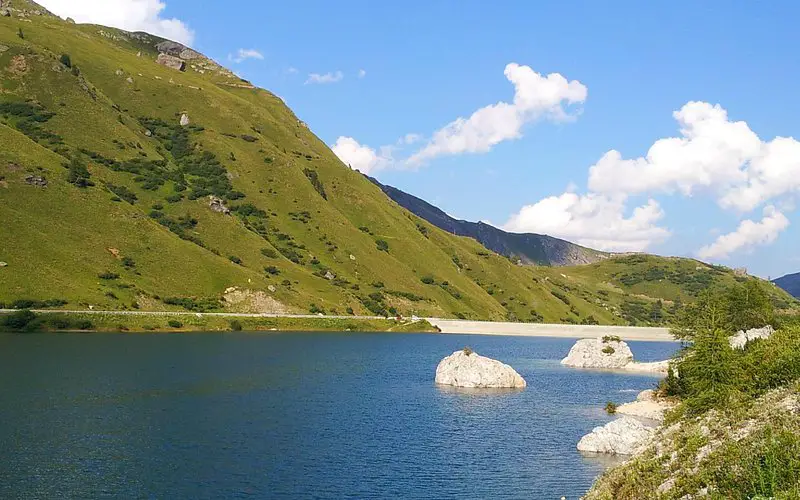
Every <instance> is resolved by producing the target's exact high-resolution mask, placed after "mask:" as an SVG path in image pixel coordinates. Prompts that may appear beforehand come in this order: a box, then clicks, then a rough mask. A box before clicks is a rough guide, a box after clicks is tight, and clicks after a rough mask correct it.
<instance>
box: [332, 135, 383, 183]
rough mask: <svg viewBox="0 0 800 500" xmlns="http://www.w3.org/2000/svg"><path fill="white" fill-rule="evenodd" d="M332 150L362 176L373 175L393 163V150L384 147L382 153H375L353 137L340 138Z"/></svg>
mask: <svg viewBox="0 0 800 500" xmlns="http://www.w3.org/2000/svg"><path fill="white" fill-rule="evenodd" d="M331 149H332V150H333V152H334V153H335V154H336V156H338V157H339V159H340V160H342V162H343V163H344V164H345V165H348V166H349V167H350V168H352V169H353V170H358V171H359V172H361V173H362V174H368V175H369V174H373V173H374V172H375V171H377V170H380V169H382V168H386V167H387V166H389V165H391V163H392V162H393V160H392V154H391V148H389V147H386V146H384V147H382V148H381V149H380V151H375V150H374V149H372V148H371V147H369V146H367V145H362V144H359V143H358V141H356V140H355V139H353V138H352V137H344V136H342V137H339V138H338V139H336V143H335V144H334V145H333V146H331Z"/></svg>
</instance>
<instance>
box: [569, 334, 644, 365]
mask: <svg viewBox="0 0 800 500" xmlns="http://www.w3.org/2000/svg"><path fill="white" fill-rule="evenodd" d="M632 361H633V353H632V352H631V349H630V347H628V344H626V343H625V342H622V341H618V340H606V341H604V340H603V338H596V339H581V340H579V341H577V342H575V345H574V346H572V349H570V350H569V354H567V357H566V358H564V359H562V360H561V364H562V365H565V366H572V367H575V368H623V367H624V366H625V365H627V364H628V363H630V362H632Z"/></svg>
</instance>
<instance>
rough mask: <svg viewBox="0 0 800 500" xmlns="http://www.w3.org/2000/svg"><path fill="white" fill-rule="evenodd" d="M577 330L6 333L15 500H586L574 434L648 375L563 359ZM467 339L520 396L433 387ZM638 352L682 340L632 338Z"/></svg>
mask: <svg viewBox="0 0 800 500" xmlns="http://www.w3.org/2000/svg"><path fill="white" fill-rule="evenodd" d="M573 343H574V340H571V339H551V338H523V337H488V336H485V337H484V336H458V335H441V334H439V335H436V334H430V335H420V334H408V335H406V334H386V333H380V334H358V333H341V334H332V333H320V334H317V333H291V334H289V333H282V334H277V333H268V334H260V333H259V334H257V333H254V334H248V333H203V334H148V335H120V334H108V335H105V334H59V335H52V334H50V335H0V454H2V457H0V498H95V497H112V498H164V499H174V498H198V499H199V498H215V499H216V498H390V497H394V498H537V499H538V498H560V497H561V496H562V495H564V496H566V497H567V498H577V497H579V496H580V495H581V494H583V493H584V492H585V491H586V490H587V489H588V487H589V486H590V485H591V483H592V481H593V479H594V477H595V476H596V475H598V474H599V473H601V472H602V470H603V469H604V467H606V466H608V465H609V463H610V462H609V460H608V459H607V458H606V459H603V458H597V457H584V456H582V455H581V454H580V453H579V452H578V451H577V450H576V449H575V445H576V443H577V442H578V439H580V437H581V436H582V435H583V434H585V433H587V432H589V431H591V429H592V428H593V427H595V426H597V425H601V424H603V423H605V422H607V421H609V419H610V417H609V416H608V415H606V414H605V413H604V411H603V410H602V408H603V406H604V405H605V403H606V401H615V402H618V403H619V402H625V401H631V400H633V399H634V398H635V396H636V392H638V391H640V390H643V389H647V388H650V387H652V386H654V385H655V383H656V382H657V379H656V378H653V377H651V376H640V375H633V374H626V373H612V372H599V371H585V370H576V369H568V368H563V367H561V366H560V365H559V360H560V359H561V358H562V357H564V356H565V355H566V353H567V352H568V351H569V348H570V347H571V345H572V344H573ZM465 345H469V346H471V347H472V348H473V349H474V350H475V351H476V352H478V353H479V354H482V355H485V356H489V357H493V358H496V359H499V360H501V361H503V362H506V363H509V364H510V365H512V366H513V367H514V368H516V369H517V371H519V372H520V374H521V375H522V376H523V377H524V378H525V379H526V380H527V381H528V387H527V389H525V390H524V391H521V392H508V393H501V394H476V393H461V392H454V391H452V390H446V389H442V388H440V387H437V386H435V385H434V383H433V378H434V372H435V369H436V365H437V363H438V362H439V360H440V359H441V358H442V357H444V356H446V355H448V354H450V353H451V352H453V351H454V350H456V349H460V348H462V347H464V346H465ZM629 345H630V346H631V349H632V350H633V352H634V354H635V356H636V359H637V360H640V361H653V360H658V359H665V358H667V357H669V356H670V355H671V354H672V353H673V352H674V351H675V349H676V348H677V344H672V343H656V342H629Z"/></svg>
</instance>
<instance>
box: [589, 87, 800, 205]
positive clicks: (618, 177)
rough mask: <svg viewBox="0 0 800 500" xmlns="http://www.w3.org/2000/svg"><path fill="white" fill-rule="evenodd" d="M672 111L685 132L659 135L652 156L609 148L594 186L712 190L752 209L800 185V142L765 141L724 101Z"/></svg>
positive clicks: (724, 200)
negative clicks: (734, 117)
mask: <svg viewBox="0 0 800 500" xmlns="http://www.w3.org/2000/svg"><path fill="white" fill-rule="evenodd" d="M673 116H674V117H675V119H676V120H677V121H678V124H679V125H680V133H681V136H680V137H671V138H665V139H659V140H657V141H656V142H655V143H653V145H652V146H651V147H650V149H649V150H648V152H647V155H646V156H644V157H639V158H635V159H623V158H622V155H621V154H620V153H619V152H618V151H615V150H611V151H609V152H607V153H606V154H605V155H603V157H602V158H601V159H600V160H599V161H598V162H597V163H596V164H595V165H593V166H592V167H591V168H590V169H589V188H590V189H591V190H593V191H595V192H599V193H626V194H633V193H644V192H655V191H659V192H676V191H677V192H679V193H681V194H684V195H691V194H693V192H694V191H696V190H697V189H707V190H709V191H711V192H712V193H713V194H714V195H715V196H716V197H717V198H718V201H719V204H720V205H721V206H722V207H724V208H735V209H737V210H740V211H743V212H747V211H750V210H753V209H755V208H756V207H758V206H759V205H760V204H762V203H764V202H766V201H768V200H769V199H771V198H773V197H776V196H780V195H783V194H786V193H789V192H792V191H799V190H800V143H799V142H798V141H796V140H794V139H792V138H785V137H777V138H775V139H773V140H772V141H769V142H765V141H762V140H761V139H760V138H759V137H758V135H756V134H755V132H753V131H752V130H751V129H750V127H749V126H748V125H747V123H745V122H743V121H736V122H734V121H731V120H730V119H729V118H728V113H727V111H726V110H725V109H723V108H722V107H721V106H720V105H718V104H717V105H712V104H709V103H707V102H689V103H687V104H685V105H684V106H683V107H682V108H681V109H680V110H678V111H675V112H674V113H673Z"/></svg>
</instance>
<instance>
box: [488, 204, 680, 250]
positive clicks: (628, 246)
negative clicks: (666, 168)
mask: <svg viewBox="0 0 800 500" xmlns="http://www.w3.org/2000/svg"><path fill="white" fill-rule="evenodd" d="M625 201H626V198H625V196H605V195H599V194H593V193H590V194H587V195H584V196H581V195H578V194H576V193H570V192H567V193H564V194H562V195H561V196H551V197H549V198H545V199H543V200H541V201H539V202H538V203H536V204H534V205H527V206H525V207H522V209H521V210H520V211H519V212H518V213H517V214H514V215H513V216H512V217H511V218H510V219H509V220H508V222H506V224H505V225H504V226H503V229H505V230H506V231H511V232H515V233H543V234H548V235H550V236H555V237H559V238H565V239H568V240H570V241H574V242H576V243H578V244H581V245H585V246H588V247H591V248H596V249H598V250H608V251H617V252H635V251H643V250H645V249H647V248H648V247H650V246H651V245H653V244H655V243H659V242H661V241H663V240H665V239H666V238H667V237H668V236H669V231H668V230H667V229H665V228H663V227H660V226H658V225H657V223H658V221H659V220H661V218H662V217H663V216H664V212H663V211H662V210H661V207H660V206H659V204H658V202H656V201H655V200H649V201H648V202H647V204H645V205H642V206H640V207H637V208H635V209H634V210H633V212H632V213H631V215H630V217H625Z"/></svg>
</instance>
